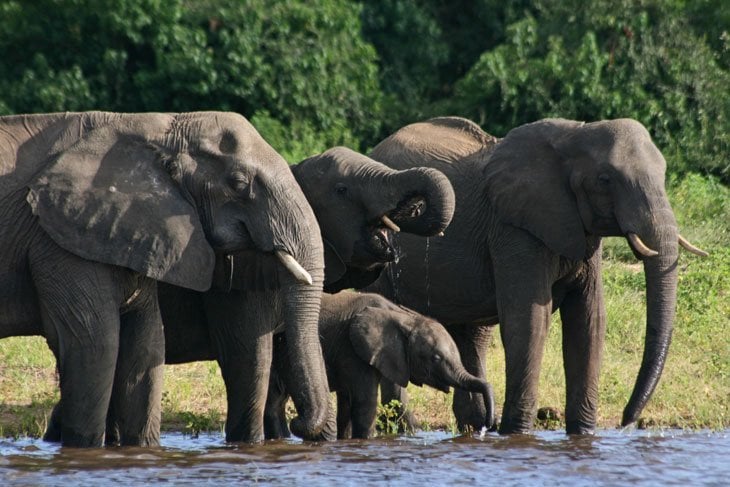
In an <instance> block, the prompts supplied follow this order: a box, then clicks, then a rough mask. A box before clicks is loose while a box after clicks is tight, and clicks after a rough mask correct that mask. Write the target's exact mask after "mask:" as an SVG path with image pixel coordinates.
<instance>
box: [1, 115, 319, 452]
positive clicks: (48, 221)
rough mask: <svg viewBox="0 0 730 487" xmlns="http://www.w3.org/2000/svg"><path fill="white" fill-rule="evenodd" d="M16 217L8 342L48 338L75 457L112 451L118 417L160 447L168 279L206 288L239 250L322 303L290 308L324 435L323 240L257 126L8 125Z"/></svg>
mask: <svg viewBox="0 0 730 487" xmlns="http://www.w3.org/2000/svg"><path fill="white" fill-rule="evenodd" d="M0 208H1V210H0V249H2V250H1V251H0V337H8V336H20V335H43V336H44V337H45V338H46V341H47V343H48V345H49V347H50V348H51V350H52V351H53V353H54V355H55V357H56V360H57V365H58V372H59V380H60V390H61V400H60V403H59V407H58V408H57V410H58V414H57V419H58V420H59V422H60V424H59V430H58V431H59V433H58V436H59V438H58V439H59V440H61V441H62V443H63V445H65V446H75V447H86V446H100V445H102V443H103V441H104V434H105V429H106V422H107V414H108V412H109V411H110V410H113V411H114V415H115V421H116V423H117V425H118V429H119V441H120V443H121V444H125V445H157V444H159V437H160V411H161V404H160V402H161V390H162V389H161V380H162V364H163V361H164V350H165V346H164V332H163V326H162V320H161V314H160V306H159V302H158V296H157V293H158V282H159V284H160V286H165V285H166V286H174V287H176V288H179V289H185V290H190V292H203V291H206V290H207V289H209V288H210V286H211V283H212V282H213V279H214V268H215V261H216V255H226V254H229V253H234V252H239V251H240V252H247V253H250V254H255V255H256V256H257V258H258V256H260V257H261V259H262V260H264V261H266V262H270V263H271V264H272V265H275V267H276V269H277V271H278V272H279V273H281V274H282V275H281V276H280V278H281V279H282V280H284V279H285V278H286V279H288V282H292V283H293V282H296V283H297V284H288V285H289V286H290V287H291V288H293V289H294V288H297V289H299V288H303V289H305V290H306V292H304V291H303V292H302V296H300V295H299V294H297V295H296V296H295V295H294V293H292V294H291V295H290V296H288V297H287V304H288V305H290V306H291V307H292V309H291V310H290V311H289V312H288V315H287V320H288V322H289V323H291V325H292V326H288V327H287V328H286V332H287V334H288V335H289V336H288V337H287V338H288V339H291V341H292V343H293V344H294V345H293V346H292V347H291V353H292V358H293V360H294V364H293V367H294V368H295V369H296V372H294V375H296V376H298V378H297V382H299V385H300V387H299V390H298V391H297V392H296V393H295V394H293V397H294V400H295V401H298V402H299V404H298V405H297V406H298V407H299V411H300V415H301V417H300V418H299V422H300V423H302V424H304V425H305V426H306V428H308V429H310V430H318V429H321V428H323V426H324V424H325V422H326V419H327V412H328V406H327V405H328V400H329V390H328V388H327V379H326V375H325V369H324V361H323V359H322V355H321V351H320V348H319V340H318V339H317V321H318V318H319V302H320V293H321V289H322V282H323V274H324V259H323V256H322V254H323V245H322V240H321V237H320V235H319V232H318V231H317V230H316V228H317V226H316V220H315V218H314V214H313V213H312V211H311V207H310V206H309V205H308V204H307V202H306V199H305V197H304V195H303V194H302V193H301V190H300V189H299V187H298V185H297V184H296V182H295V181H294V178H293V177H292V174H291V171H290V170H289V169H288V167H287V164H286V162H285V161H284V159H283V158H282V157H281V156H280V155H279V154H278V153H277V152H276V151H274V150H273V149H272V148H271V147H270V146H269V145H268V144H267V143H266V142H265V141H264V140H263V138H261V136H260V135H259V134H258V132H257V131H256V130H255V129H254V128H253V126H252V125H251V124H250V123H249V122H248V121H247V120H246V119H245V118H244V117H243V116H241V115H238V114H236V113H227V112H193V113H137V114H120V113H109V112H80V113H52V114H35V115H13V116H5V117H0ZM281 264H283V266H282V265H281ZM283 274H286V275H287V276H284V275H283ZM297 293H299V291H297ZM255 338H256V337H255V336H253V337H247V338H246V339H247V340H250V341H253V340H255ZM267 386H268V380H267V381H266V382H265V383H264V390H265V389H266V387H267ZM305 426H303V427H305Z"/></svg>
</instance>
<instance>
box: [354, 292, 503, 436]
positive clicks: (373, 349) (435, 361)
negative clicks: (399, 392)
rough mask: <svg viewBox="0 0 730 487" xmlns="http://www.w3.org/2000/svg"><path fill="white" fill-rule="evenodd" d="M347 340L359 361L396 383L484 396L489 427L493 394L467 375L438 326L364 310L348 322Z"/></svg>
mask: <svg viewBox="0 0 730 487" xmlns="http://www.w3.org/2000/svg"><path fill="white" fill-rule="evenodd" d="M349 335H350V341H351V342H352V344H353V347H354V349H355V351H356V353H357V354H358V355H359V356H360V358H361V359H362V360H364V361H366V362H367V363H369V364H370V365H372V366H373V367H375V368H376V369H378V371H380V373H381V374H382V375H383V377H385V378H386V379H388V380H389V381H392V382H394V383H395V384H398V385H400V386H401V387H405V386H407V385H408V382H412V383H414V384H415V385H417V386H422V385H424V384H426V385H429V386H431V387H434V388H436V389H438V390H440V391H443V392H449V388H450V387H455V388H458V389H462V390H464V391H468V392H477V393H481V394H483V397H484V398H485V407H486V411H487V418H491V420H488V421H487V425H486V426H487V427H491V426H492V422H493V419H494V395H493V393H492V388H491V386H490V385H489V384H488V383H487V382H486V381H485V380H483V379H480V378H478V377H475V376H474V375H472V374H470V373H469V372H467V370H466V369H465V368H464V366H463V365H462V363H461V357H460V355H459V350H458V349H457V347H456V343H454V340H453V338H451V335H449V332H448V331H446V328H444V327H443V325H441V324H440V323H438V322H437V321H434V320H432V319H430V318H427V317H425V316H423V315H420V314H418V313H416V312H414V311H411V310H409V309H407V308H403V307H399V306H394V305H391V306H388V307H386V308H383V307H380V306H368V307H366V308H364V309H363V310H362V311H360V312H359V313H358V314H357V315H356V317H355V319H354V320H353V321H352V323H351V325H350V330H349Z"/></svg>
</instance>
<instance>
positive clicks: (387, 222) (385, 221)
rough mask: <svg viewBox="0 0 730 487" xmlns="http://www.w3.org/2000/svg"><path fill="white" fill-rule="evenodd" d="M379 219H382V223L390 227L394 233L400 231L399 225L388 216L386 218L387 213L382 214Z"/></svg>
mask: <svg viewBox="0 0 730 487" xmlns="http://www.w3.org/2000/svg"><path fill="white" fill-rule="evenodd" d="M380 221H382V222H383V225H385V226H386V227H388V228H390V229H391V230H393V231H394V232H395V233H398V232H400V227H399V226H398V225H396V224H395V223H394V222H393V220H391V219H390V218H388V215H383V216H382V217H380Z"/></svg>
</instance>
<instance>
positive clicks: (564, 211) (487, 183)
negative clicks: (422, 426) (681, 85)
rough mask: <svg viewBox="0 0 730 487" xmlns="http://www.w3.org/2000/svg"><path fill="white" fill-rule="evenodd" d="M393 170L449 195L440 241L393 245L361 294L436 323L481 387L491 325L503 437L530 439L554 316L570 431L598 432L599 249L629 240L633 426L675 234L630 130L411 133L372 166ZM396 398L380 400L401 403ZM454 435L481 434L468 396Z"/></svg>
mask: <svg viewBox="0 0 730 487" xmlns="http://www.w3.org/2000/svg"><path fill="white" fill-rule="evenodd" d="M370 155H371V157H372V158H373V159H376V160H378V161H381V162H383V163H385V164H386V165H388V166H390V167H393V168H394V169H407V168H413V167H422V166H423V167H431V168H436V169H438V170H440V171H441V172H443V173H444V174H445V175H446V176H447V177H448V178H449V181H451V184H452V186H453V188H454V191H455V194H456V210H455V212H454V216H453V219H452V222H451V225H450V226H449V229H448V230H447V232H446V235H445V236H444V237H443V238H438V239H430V240H429V241H424V239H417V238H412V237H411V236H409V235H398V236H397V238H396V246H397V247H399V248H400V249H401V257H400V259H399V260H398V261H396V262H393V263H391V264H390V265H389V269H388V271H387V272H383V273H382V274H381V276H380V278H379V280H378V281H377V282H376V283H375V284H374V285H372V286H370V287H366V288H365V289H367V290H370V291H375V292H378V293H381V294H383V295H385V296H386V297H389V298H390V299H392V300H393V301H395V302H396V303H399V304H403V305H405V306H408V307H409V308H413V309H415V310H416V311H418V312H420V313H423V314H426V315H428V316H432V317H434V318H435V319H437V320H439V321H440V322H442V323H444V324H445V325H446V326H447V328H448V329H449V331H450V332H451V334H452V336H453V337H454V339H455V341H456V343H457V345H458V346H459V351H460V353H461V357H462V360H464V364H465V366H466V368H467V370H469V371H470V372H471V373H473V374H475V375H477V376H478V377H484V376H485V372H484V359H485V356H484V354H485V352H486V346H487V344H488V342H489V339H490V330H491V328H489V325H496V324H497V323H499V325H500V327H499V330H500V335H501V338H502V343H503V345H504V349H505V354H506V357H505V358H506V397H505V400H504V409H503V414H502V420H501V424H500V426H499V431H500V432H501V433H521V432H526V431H528V430H530V429H531V427H532V425H533V422H534V417H535V413H536V409H537V385H538V377H539V373H540V362H541V359H542V354H543V348H544V343H545V337H546V335H547V328H548V325H549V322H550V316H551V314H552V313H553V312H554V311H555V310H560V316H561V319H562V326H563V357H564V361H565V376H566V389H567V397H566V412H565V419H566V428H567V432H568V433H577V434H581V433H591V432H592V431H593V430H594V428H595V424H596V409H597V401H598V377H599V370H600V363H601V353H602V348H603V341H604V334H605V323H606V313H605V309H604V303H603V288H602V284H601V238H602V237H606V236H622V237H625V238H626V239H627V241H628V243H629V245H630V247H631V249H632V250H633V252H634V254H635V255H636V257H637V258H638V259H640V260H641V261H642V262H643V264H644V272H645V276H646V294H647V299H646V302H647V304H646V306H647V308H646V310H647V318H646V319H647V322H646V341H645V348H644V357H643V360H642V364H641V367H640V370H639V373H638V377H637V380H636V384H635V386H634V391H633V393H632V395H631V399H630V400H629V402H628V405H627V406H626V408H625V410H624V415H623V419H622V424H623V425H627V424H630V423H632V422H634V421H636V419H637V418H638V415H639V414H640V413H641V411H642V409H643V407H644V406H645V404H646V403H647V401H648V400H649V398H650V397H651V394H652V392H653V391H654V388H655V387H656V385H657V382H658V381H659V377H660V375H661V372H662V369H663V367H664V362H665V360H666V357H667V353H668V351H669V343H670V340H671V335H672V324H673V320H674V309H675V303H676V289H677V249H678V243H679V244H681V245H683V246H684V247H686V248H687V249H689V250H690V251H692V252H694V253H697V254H703V252H702V251H700V250H699V249H697V248H695V247H693V246H692V245H691V244H690V243H689V242H687V241H686V240H685V239H684V238H683V237H682V236H681V235H680V234H679V232H678V230H677V224H676V222H675V219H674V214H673V212H672V209H671V207H670V205H669V201H668V200H667V196H666V192H665V189H664V179H665V169H666V163H665V161H664V158H663V157H662V154H661V152H660V151H659V150H658V149H657V147H656V146H655V145H654V143H653V142H652V140H651V137H650V136H649V133H648V132H647V130H646V129H645V128H644V127H643V126H642V125H641V124H640V123H639V122H636V121H634V120H628V119H620V120H605V121H599V122H594V123H583V122H576V121H571V120H563V119H546V120H540V121H538V122H534V123H530V124H527V125H523V126H520V127H517V128H515V129H513V130H511V131H510V132H509V133H508V134H507V135H506V136H505V137H504V138H503V139H497V138H495V137H492V136H491V135H488V134H486V133H485V132H483V131H482V130H481V128H480V127H479V126H478V125H476V124H474V123H472V122H470V121H468V120H465V119H461V118H456V117H442V118H435V119H431V120H428V121H426V122H421V123H415V124H412V125H408V126H406V127H404V128H402V129H400V130H398V131H397V132H396V133H394V134H393V135H391V136H390V137H388V138H386V139H385V140H383V141H382V142H380V143H379V144H378V145H377V146H376V147H375V148H374V149H373V151H372V153H371V154H370ZM404 392H405V391H402V390H400V389H399V388H397V387H396V388H395V391H390V392H388V391H386V392H385V393H384V400H385V401H389V400H391V399H392V398H400V399H401V400H402V401H403V402H406V401H407V398H406V397H405V395H402V394H404ZM453 407H454V412H455V414H456V417H457V422H458V424H459V425H460V427H462V428H465V427H469V426H471V427H475V428H477V429H478V428H480V427H482V426H483V425H485V422H487V423H488V422H489V421H490V420H491V418H485V414H486V412H485V406H484V402H483V401H482V400H481V398H480V397H479V396H478V395H475V394H468V393H465V392H463V391H459V390H457V391H456V393H455V395H454V406H453Z"/></svg>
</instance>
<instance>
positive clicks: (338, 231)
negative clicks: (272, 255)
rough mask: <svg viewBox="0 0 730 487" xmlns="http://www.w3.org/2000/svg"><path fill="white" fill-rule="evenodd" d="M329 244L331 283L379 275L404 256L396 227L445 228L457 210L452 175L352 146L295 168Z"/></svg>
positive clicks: (351, 283) (431, 231) (425, 232)
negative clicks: (394, 164) (384, 159)
mask: <svg viewBox="0 0 730 487" xmlns="http://www.w3.org/2000/svg"><path fill="white" fill-rule="evenodd" d="M292 170H293V172H294V176H295V178H296V179H297V182H298V183H299V185H300V186H301V188H302V191H303V192H304V194H305V195H306V197H307V200H308V201H309V203H310V204H311V206H312V208H313V209H314V213H315V215H316V216H317V220H318V222H319V226H320V229H321V231H322V236H323V239H324V243H325V286H324V287H325V290H326V291H327V292H336V291H339V290H341V289H344V288H348V287H363V286H365V285H367V284H369V283H371V282H373V281H374V280H375V279H376V278H377V276H378V275H379V273H380V271H381V270H382V268H383V267H384V266H385V264H386V263H388V262H391V261H393V260H395V259H396V258H397V250H396V249H395V248H394V247H393V239H392V234H393V233H394V232H399V231H403V232H408V233H413V234H416V235H422V236H432V235H438V234H440V233H441V232H443V231H444V229H445V228H446V227H447V225H448V224H449V222H450V221H451V217H452V215H453V212H454V192H453V188H452V187H451V184H450V183H449V181H448V179H446V177H445V176H444V175H443V174H441V173H440V172H439V171H437V170H435V169H430V168H413V169H408V170H404V171H396V170H393V169H391V168H389V167H387V166H385V165H383V164H381V163H379V162H376V161H374V160H372V159H370V158H368V157H366V156H364V155H361V154H358V153H357V152H354V151H352V150H350V149H347V148H345V147H335V148H333V149H330V150H328V151H326V152H324V153H322V154H319V155H316V156H313V157H310V158H308V159H306V160H304V161H302V162H301V163H299V164H297V165H295V166H293V167H292Z"/></svg>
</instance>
